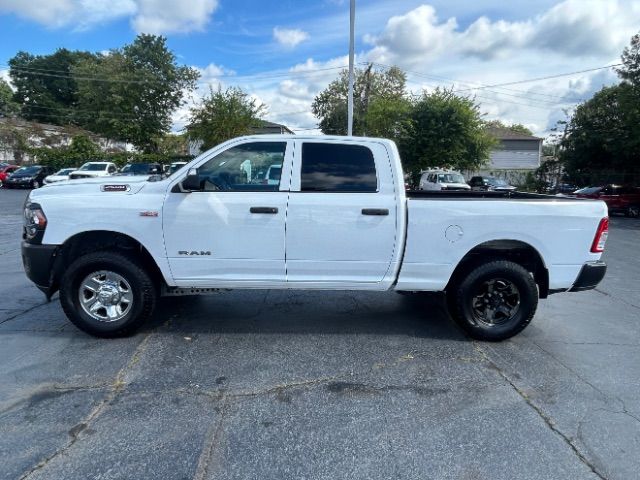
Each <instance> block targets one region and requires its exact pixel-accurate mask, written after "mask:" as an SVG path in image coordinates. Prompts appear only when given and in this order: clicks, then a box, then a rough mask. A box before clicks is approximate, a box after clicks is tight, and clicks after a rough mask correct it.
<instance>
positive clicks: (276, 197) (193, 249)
mask: <svg viewBox="0 0 640 480" xmlns="http://www.w3.org/2000/svg"><path fill="white" fill-rule="evenodd" d="M289 143H290V142H289ZM286 144H287V142H249V143H247V144H241V145H239V146H238V145H236V146H234V147H232V148H230V149H228V150H227V151H224V152H222V153H220V154H219V155H216V156H214V157H213V158H211V159H207V160H206V161H203V162H202V164H201V165H199V168H198V170H199V172H200V179H201V187H202V188H203V189H205V190H209V191H196V192H190V193H182V192H171V193H168V195H167V198H166V200H165V205H164V209H163V229H164V237H165V247H166V252H167V257H168V261H169V265H170V267H171V272H172V275H173V277H174V280H175V281H176V284H178V285H179V286H211V287H221V286H233V285H234V284H242V285H245V286H247V285H255V286H271V285H277V284H284V282H285V281H286V277H285V216H286V211H287V198H288V195H289V193H288V191H287V190H288V185H282V186H280V185H278V184H277V181H276V184H274V179H275V175H272V174H271V173H269V172H273V170H275V168H276V165H278V166H279V168H281V169H282V173H283V176H284V175H285V171H286V174H287V175H290V173H289V171H290V168H291V162H292V160H291V158H292V157H291V155H292V153H291V151H292V149H291V148H289V147H287V149H286V154H285V148H284V146H285V145H286ZM274 145H276V146H277V145H281V146H282V147H281V149H280V147H278V148H274ZM274 150H278V151H276V152H275V153H274ZM265 152H266V153H265ZM269 169H271V170H269ZM186 173H187V172H185V174H186ZM261 189H262V190H264V191H260V190H261Z"/></svg>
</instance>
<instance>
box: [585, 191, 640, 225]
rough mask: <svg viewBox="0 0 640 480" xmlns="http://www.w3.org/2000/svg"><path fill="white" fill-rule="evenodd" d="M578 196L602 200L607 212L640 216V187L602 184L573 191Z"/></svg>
mask: <svg viewBox="0 0 640 480" xmlns="http://www.w3.org/2000/svg"><path fill="white" fill-rule="evenodd" d="M573 193H574V195H575V196H576V197H578V198H595V199H598V200H603V201H604V202H605V203H606V204H607V207H609V213H624V214H625V215H626V216H627V217H634V218H637V217H639V216H640V188H638V187H632V186H626V185H604V186H602V187H587V188H581V189H580V190H576V191H575V192H573Z"/></svg>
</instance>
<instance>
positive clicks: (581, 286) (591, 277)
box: [569, 262, 607, 292]
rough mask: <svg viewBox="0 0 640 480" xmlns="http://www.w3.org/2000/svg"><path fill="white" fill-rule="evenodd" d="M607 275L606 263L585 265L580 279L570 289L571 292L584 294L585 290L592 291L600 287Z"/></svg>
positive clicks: (579, 275) (579, 276)
mask: <svg viewBox="0 0 640 480" xmlns="http://www.w3.org/2000/svg"><path fill="white" fill-rule="evenodd" d="M605 273H607V264H606V263H604V262H592V263H585V264H584V265H583V266H582V269H581V270H580V273H579V274H578V278H576V281H575V282H574V284H573V287H571V288H570V289H569V291H570V292H583V291H585V290H592V289H594V288H596V287H597V286H598V284H599V283H600V282H601V281H602V279H603V278H604V275H605Z"/></svg>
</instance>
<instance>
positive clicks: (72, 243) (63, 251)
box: [50, 230, 167, 292]
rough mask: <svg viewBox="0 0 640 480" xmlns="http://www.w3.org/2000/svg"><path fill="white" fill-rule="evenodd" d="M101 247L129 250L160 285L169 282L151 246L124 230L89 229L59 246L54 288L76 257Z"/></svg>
mask: <svg viewBox="0 0 640 480" xmlns="http://www.w3.org/2000/svg"><path fill="white" fill-rule="evenodd" d="M100 250H120V251H126V252H129V253H130V254H132V255H134V256H135V257H137V258H139V259H140V260H141V263H142V266H143V267H144V268H145V269H146V270H147V272H148V273H149V274H150V275H151V277H152V279H153V280H154V281H155V282H156V284H157V285H158V286H160V285H161V284H162V283H163V282H164V283H166V282H167V279H166V278H165V276H164V274H163V272H162V269H161V268H160V267H159V265H158V263H157V262H156V260H155V259H154V258H153V256H152V255H151V253H150V252H149V249H148V248H147V247H145V246H144V245H143V244H142V242H140V241H139V240H137V239H135V238H133V237H132V236H130V235H127V234H124V233H121V232H116V231H112V230H89V231H84V232H80V233H76V234H75V235H72V236H71V237H69V238H67V239H66V240H65V241H64V242H63V243H62V244H61V245H60V247H59V248H58V250H57V254H56V258H55V262H54V265H53V269H52V272H51V282H50V283H51V286H52V292H55V291H56V290H57V289H58V286H59V283H60V278H61V276H62V273H63V272H64V270H65V268H66V267H67V266H68V265H70V264H71V262H73V260H75V259H76V258H79V257H80V256H82V255H84V254H86V253H90V252H95V251H100Z"/></svg>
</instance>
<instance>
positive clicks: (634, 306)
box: [593, 288, 640, 310]
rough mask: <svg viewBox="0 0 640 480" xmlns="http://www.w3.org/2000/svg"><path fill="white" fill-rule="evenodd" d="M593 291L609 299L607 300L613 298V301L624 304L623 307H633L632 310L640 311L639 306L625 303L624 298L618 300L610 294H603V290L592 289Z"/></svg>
mask: <svg viewBox="0 0 640 480" xmlns="http://www.w3.org/2000/svg"><path fill="white" fill-rule="evenodd" d="M593 290H594V291H596V292H598V293H600V294H601V295H604V296H605V297H609V298H613V299H614V300H616V301H618V302H621V303H624V304H625V305H627V306H629V307H633V308H637V309H639V310H640V305H636V304H635V303H631V302H627V301H626V300H625V299H624V298H620V297H618V296H615V295H612V294H610V293H607V292H605V291H604V290H600V289H599V288H594V289H593Z"/></svg>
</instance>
